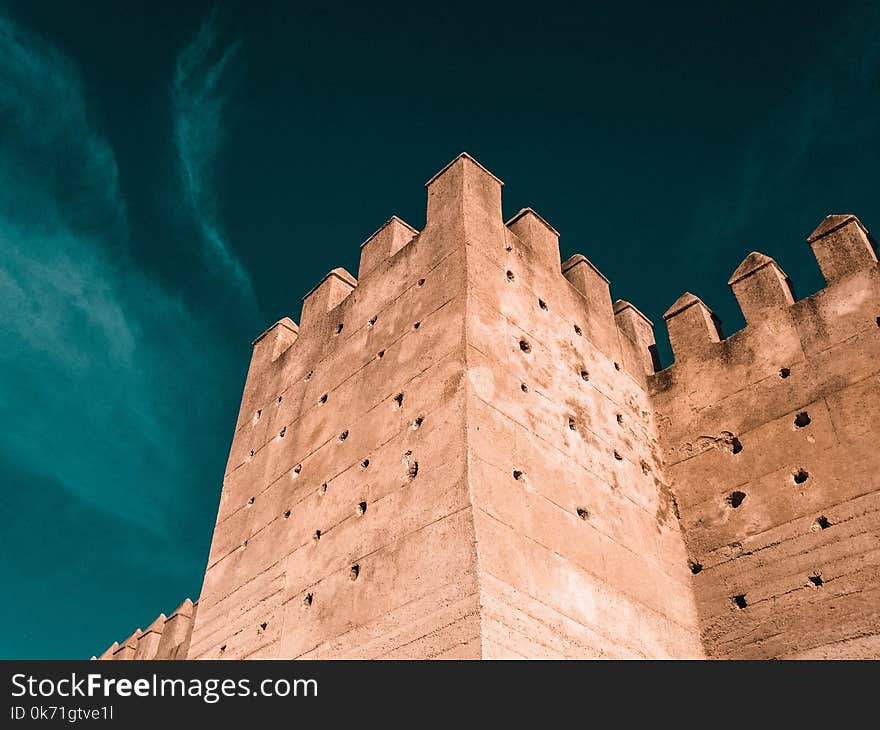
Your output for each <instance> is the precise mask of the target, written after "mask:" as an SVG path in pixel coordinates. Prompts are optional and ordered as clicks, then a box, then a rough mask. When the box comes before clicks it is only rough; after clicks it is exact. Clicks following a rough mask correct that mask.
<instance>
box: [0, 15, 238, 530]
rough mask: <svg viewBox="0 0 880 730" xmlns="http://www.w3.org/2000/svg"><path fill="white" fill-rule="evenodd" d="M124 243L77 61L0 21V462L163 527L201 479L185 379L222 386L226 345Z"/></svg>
mask: <svg viewBox="0 0 880 730" xmlns="http://www.w3.org/2000/svg"><path fill="white" fill-rule="evenodd" d="M129 241H130V236H129V224H128V218H127V215H126V203H125V199H124V197H123V195H122V193H121V190H120V185H119V174H118V169H117V164H116V160H115V156H114V153H113V149H112V147H111V146H110V144H109V143H108V141H107V139H106V138H105V137H104V136H103V135H102V133H101V131H100V129H99V128H97V127H96V126H95V125H94V124H93V123H92V121H91V116H90V110H89V109H88V108H87V104H86V97H85V94H84V92H83V86H82V83H81V81H80V79H79V76H78V74H77V72H76V69H75V68H74V67H73V66H72V65H71V64H70V63H69V62H68V61H67V60H66V59H65V58H64V57H63V56H62V55H61V54H60V53H58V52H57V51H56V50H55V49H53V48H52V47H51V46H49V45H47V44H46V43H44V42H43V41H41V39H40V38H38V37H36V36H34V35H32V34H29V33H27V32H25V31H24V30H23V29H22V28H21V27H19V26H17V25H16V24H14V23H13V22H12V21H11V20H9V19H8V18H4V17H2V16H0V260H2V262H3V266H2V271H0V310H2V313H0V341H2V342H3V346H2V347H0V372H2V374H3V375H2V378H0V419H2V422H3V423H4V424H5V426H4V428H5V433H4V437H3V439H2V440H0V465H2V464H6V465H10V464H13V465H15V469H14V471H16V472H21V471H27V472H30V473H34V474H40V475H43V476H44V477H45V478H47V479H51V480H53V482H56V483H58V484H60V485H62V486H63V488H64V489H66V490H67V491H68V494H69V497H70V499H71V500H73V501H76V500H79V501H82V502H85V503H89V504H92V505H95V506H100V509H101V510H103V511H108V512H110V513H112V514H114V515H116V517H117V518H118V519H120V520H122V521H123V522H125V523H128V524H130V525H133V526H137V529H139V530H144V531H147V532H152V533H154V534H155V533H168V532H169V531H170V530H172V529H173V527H172V526H173V524H174V522H175V520H176V519H187V517H186V516H185V512H186V506H187V504H190V503H191V502H190V499H191V492H189V490H192V489H193V488H194V485H195V484H196V483H197V482H196V480H197V474H195V472H194V470H195V468H196V467H195V465H194V463H193V459H192V458H191V454H188V453H187V452H186V450H185V449H184V447H183V445H184V444H191V443H192V442H193V438H192V437H191V436H189V435H188V434H189V432H190V431H191V430H192V429H194V428H197V423H196V421H195V418H196V416H195V413H194V409H196V408H197V406H189V407H187V406H186V405H184V404H185V403H186V402H187V401H188V400H189V399H191V398H192V389H193V383H199V384H203V385H204V386H205V387H206V388H216V387H217V386H218V382H217V381H218V378H219V377H220V375H219V374H218V371H222V369H223V367H224V364H225V363H228V361H229V354H228V350H225V349H224V347H223V346H222V344H221V342H222V340H221V339H220V337H219V336H218V335H215V334H214V332H216V329H215V328H213V325H212V323H211V322H207V321H204V320H203V319H201V318H200V317H198V316H196V315H194V314H193V312H192V311H191V310H189V309H188V308H187V307H186V306H185V305H184V304H183V303H182V302H181V301H180V300H179V299H178V298H177V297H176V296H174V295H173V294H171V293H170V292H169V291H168V290H167V289H166V288H164V287H163V286H162V285H161V284H159V283H158V282H157V281H155V280H153V279H150V278H149V277H147V276H146V275H144V274H143V273H141V271H140V270H139V269H138V268H137V266H136V265H135V264H134V262H133V260H132V258H131V257H130V256H129V254H128V246H129ZM207 353H210V359H211V362H212V366H211V367H202V366H203V365H204V364H205V360H206V358H207V357H208V354H207ZM196 440H197V439H196ZM0 468H2V469H3V471H7V469H6V468H5V467H3V466H0ZM170 485H174V488H173V489H170V488H169V486H170ZM20 488H21V487H20Z"/></svg>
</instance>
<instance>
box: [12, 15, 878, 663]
mask: <svg viewBox="0 0 880 730" xmlns="http://www.w3.org/2000/svg"><path fill="white" fill-rule="evenodd" d="M654 5H655V7H654V8H653V9H647V8H638V7H636V6H635V5H626V4H623V5H621V4H617V8H618V9H614V6H615V4H613V3H607V2H606V3H596V4H594V5H590V4H589V3H583V2H581V3H571V4H570V5H561V4H556V3H554V2H552V1H548V2H543V3H539V4H537V5H534V6H533V7H532V8H531V9H530V10H525V9H523V10H519V9H517V8H516V7H515V6H514V5H511V4H510V3H506V4H499V5H498V6H497V7H491V6H490V5H489V4H487V3H475V2H468V3H462V4H458V3H456V2H454V1H450V2H444V3H431V4H430V5H428V6H427V8H424V7H419V5H418V4H417V3H413V2H408V3H401V4H399V5H395V4H394V3H383V5H382V7H381V8H378V7H372V8H344V7H342V6H341V4H340V5H333V6H329V7H328V4H326V3H315V4H308V5H306V4H295V3H292V2H284V3H269V2H265V3H259V2H247V3H245V2H228V3H223V2H219V3H200V2H188V3H180V2H153V3H148V2H109V1H106V2H105V1H101V2H99V1H95V0H92V1H89V0H84V1H83V2H77V3H73V2H66V1H65V2H61V1H58V2H52V1H49V0H40V1H39V2H34V0H27V2H25V1H22V2H14V1H12V0H0V418H2V422H3V424H4V435H3V437H2V438H0V475H2V476H0V524H2V527H0V578H2V583H3V591H2V597H3V600H0V625H2V626H3V629H2V630H0V657H2V658H43V657H46V658H49V657H52V658H56V657H57V658H80V657H82V658H86V657H88V656H90V655H91V654H93V653H100V652H101V651H102V650H103V649H104V648H106V646H107V645H109V644H110V643H111V642H112V641H113V640H122V639H123V638H125V637H126V636H127V635H128V634H129V633H130V632H131V631H132V630H133V629H134V628H136V627H138V626H141V627H145V626H146V625H148V624H149V623H150V622H151V621H152V619H153V618H155V616H156V615H158V614H159V612H162V611H164V612H169V611H171V610H172V609H174V608H175V607H176V606H177V605H178V604H179V603H180V602H181V601H182V600H183V599H184V598H185V597H186V596H190V597H192V598H196V597H197V595H198V592H199V590H200V588H201V579H202V574H203V570H204V564H205V561H206V559H207V553H208V547H209V544H210V539H211V532H212V528H213V523H214V518H215V516H216V509H217V502H218V499H219V494H220V485H221V481H222V477H223V469H224V465H225V461H226V457H227V453H228V448H229V442H230V439H231V435H232V430H233V426H234V423H235V418H236V415H237V409H238V404H239V399H240V394H241V388H242V385H243V381H244V376H245V372H246V368H247V364H248V360H249V357H250V342H251V340H252V339H253V338H254V337H255V336H256V335H257V334H259V333H260V332H261V331H262V330H263V329H265V327H266V326H267V325H269V324H270V323H272V322H274V321H276V320H277V319H279V318H280V317H282V316H286V315H289V316H291V317H293V318H294V319H295V320H298V319H299V308H300V298H301V297H302V295H303V294H304V293H306V292H307V291H308V290H309V289H310V288H311V287H312V286H313V285H314V284H315V283H316V282H317V281H318V280H319V279H320V278H321V277H322V276H323V274H325V273H326V272H327V271H328V270H330V269H331V268H334V267H336V266H344V267H346V268H347V269H348V270H349V271H352V272H356V271H357V259H358V251H359V249H358V246H359V244H360V243H361V242H362V241H363V240H364V238H366V237H367V236H368V235H369V234H370V233H371V232H372V231H374V230H375V229H376V228H377V227H378V226H379V225H380V224H382V223H383V222H384V221H385V220H386V219H387V218H388V217H389V216H390V215H391V214H397V215H399V216H401V217H402V218H404V219H405V220H406V221H408V222H409V223H410V224H412V225H414V226H415V227H417V228H420V227H421V226H422V225H423V224H424V209H425V191H424V188H423V183H424V182H425V181H426V180H427V179H428V178H429V177H430V176H431V175H432V174H433V173H434V172H436V171H437V170H439V169H440V168H441V167H443V165H445V164H446V162H448V161H449V160H450V159H451V158H452V157H454V156H455V155H456V154H458V153H459V152H461V151H462V150H467V151H468V152H470V153H471V154H473V155H474V156H475V157H476V158H477V159H478V160H480V162H482V163H483V164H484V165H485V166H486V167H487V168H488V169H489V170H491V171H492V172H493V173H495V174H496V175H498V176H499V177H500V178H501V179H503V180H504V181H505V182H506V183H507V185H506V187H505V197H504V206H505V213H506V214H507V215H512V214H513V213H515V212H516V211H517V210H518V209H519V208H521V207H523V206H531V207H533V208H535V209H536V210H537V211H538V212H539V213H541V214H542V215H543V216H544V217H546V218H547V219H548V220H549V221H550V222H551V223H552V224H553V225H554V226H555V227H556V228H557V229H558V230H559V231H560V232H561V235H562V238H561V245H562V254H563V257H567V256H569V255H571V254H572V253H576V252H581V253H584V254H585V255H586V256H587V257H589V258H590V259H591V260H592V261H593V262H594V263H595V264H596V265H597V266H598V267H599V268H600V269H601V270H602V271H603V272H604V273H605V274H606V275H607V276H608V277H609V279H610V280H611V282H612V294H613V296H615V297H619V298H624V299H628V300H630V301H632V302H633V303H634V304H635V305H636V306H637V307H639V308H640V309H642V310H643V311H644V312H645V313H646V314H647V315H648V316H649V317H651V318H652V319H653V320H654V321H655V322H657V323H658V326H657V328H656V332H657V338H658V342H659V346H660V350H661V357H662V359H663V364H664V365H668V364H669V361H670V355H669V348H668V343H667V342H666V339H665V331H664V329H663V327H662V314H663V312H664V311H665V310H666V308H667V307H668V306H669V305H670V304H671V303H672V302H673V301H674V300H675V299H676V298H677V297H678V296H679V295H680V294H681V293H682V292H683V291H684V290H686V289H688V290H691V291H693V292H694V293H696V294H697V295H699V296H701V297H702V298H703V299H704V300H705V301H706V303H707V304H709V306H711V307H713V308H714V309H715V311H716V313H718V314H719V316H720V317H721V319H722V320H723V322H724V329H725V333H727V334H729V333H731V332H734V331H736V330H737V329H739V328H740V327H741V326H742V318H741V315H740V314H739V312H738V310H737V308H736V304H735V301H734V299H733V296H732V295H731V294H730V292H729V291H728V289H727V286H726V281H727V278H728V277H729V275H730V274H731V272H732V271H733V270H734V269H735V268H736V266H737V265H738V264H739V262H740V261H741V260H742V259H743V258H744V257H745V256H746V254H748V253H749V252H750V251H752V250H759V251H762V252H764V253H766V254H769V255H771V256H773V257H774V258H776V259H777V261H779V263H780V264H781V265H782V267H783V268H784V269H785V270H786V272H787V273H788V274H789V276H790V277H791V278H792V279H793V281H794V285H795V288H796V291H797V292H798V295H799V296H801V297H804V296H807V295H809V294H811V293H813V292H814V291H816V290H817V289H818V288H820V286H821V277H820V275H819V272H818V268H817V266H816V264H815V261H814V259H813V258H812V255H811V254H810V252H809V248H808V247H807V245H806V243H805V239H806V236H807V235H808V234H809V233H810V231H811V230H812V229H813V228H814V227H815V226H816V225H817V224H818V222H819V221H820V220H821V219H822V217H823V216H824V215H826V214H827V213H831V212H839V213H843V212H852V213H855V214H857V215H858V216H859V217H860V218H861V219H862V221H863V222H864V223H865V225H866V226H867V227H868V228H869V229H871V227H872V225H874V226H877V228H878V230H880V202H878V196H877V193H876V182H875V175H876V170H877V169H878V162H880V32H878V31H880V11H878V10H876V9H874V8H872V6H871V4H870V3H848V2H836V3H827V2H825V3H815V4H812V3H797V4H795V3H790V2H789V3H778V4H775V3H768V2H762V3H755V4H749V3H730V4H729V7H728V8H727V9H719V8H717V7H713V6H714V5H717V4H713V3H703V4H700V5H697V4H695V5H693V6H691V7H689V8H683V7H679V8H676V7H672V6H670V7H665V6H663V7H661V6H660V4H654Z"/></svg>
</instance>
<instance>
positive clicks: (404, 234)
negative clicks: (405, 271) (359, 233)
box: [358, 215, 419, 279]
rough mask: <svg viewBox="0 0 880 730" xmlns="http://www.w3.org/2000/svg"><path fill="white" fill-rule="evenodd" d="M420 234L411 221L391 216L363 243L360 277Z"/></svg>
mask: <svg viewBox="0 0 880 730" xmlns="http://www.w3.org/2000/svg"><path fill="white" fill-rule="evenodd" d="M418 234H419V232H418V231H417V230H416V229H415V228H413V227H412V226H411V225H409V223H407V222H406V221H404V220H401V219H400V218H398V217H397V216H396V215H393V216H391V218H389V219H388V220H387V221H386V222H385V223H383V224H382V227H381V228H379V230H378V231H376V232H375V233H374V234H373V235H372V236H370V237H369V238H368V239H367V240H366V241H364V242H363V243H362V244H361V260H360V266H359V268H358V279H363V278H364V276H365V275H366V274H368V273H369V272H370V271H372V270H373V269H375V268H376V267H377V266H379V265H381V264H384V263H385V262H386V261H388V259H390V258H391V257H392V256H394V254H396V253H397V252H398V251H400V249H402V248H403V247H404V246H406V245H407V244H408V243H409V242H410V241H412V240H413V239H414V238H415V237H416V236H417V235H418Z"/></svg>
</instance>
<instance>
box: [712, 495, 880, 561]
mask: <svg viewBox="0 0 880 730" xmlns="http://www.w3.org/2000/svg"><path fill="white" fill-rule="evenodd" d="M876 493H877V490H876V489H874V490H871V491H869V492H862V493H861V494H856V495H854V496H852V497H849V498H847V499H845V500H844V501H842V502H836V503H835V504H831V505H825V506H824V507H820V508H817V509H815V510H813V512H812V513H808V514H804V515H798V516H797V517H792V518H791V519H790V520H786V521H785V522H780V523H779V524H778V525H773V526H772V527H768V528H767V529H766V530H761V532H755V533H753V534H751V535H747V536H746V538H747V539H750V540H756V539H758V538H760V537H761V535H766V534H767V533H768V532H771V531H773V530H778V529H780V528H783V527H785V526H786V525H790V524H792V523H793V522H797V521H798V520H808V519H810V518H809V516H808V515H809V514H813V513H815V512H819V511H820V510H822V511H825V512H830V511H831V510H833V509H837V508H838V507H840V506H842V505H845V504H849V503H850V502H855V501H857V500H859V499H863V498H865V497H867V496H870V495H873V494H876ZM877 511H878V510H868V511H867V512H865V513H863V515H867V514H871V513H873V512H877ZM863 515H854V516H852V517H847V518H846V519H845V520H841V521H839V522H835V523H834V524H832V525H831V527H835V526H837V525H845V524H846V523H847V522H850V521H852V520H855V519H858V518H860V517H862V516H863ZM829 529H830V528H829ZM807 535H808V533H806V532H804V533H799V534H797V535H792V536H791V537H787V538H785V539H783V540H778V541H773V542H771V543H769V544H767V545H762V546H761V547H759V548H755V549H753V550H744V551H743V552H741V553H740V554H739V555H736V556H735V557H732V558H728V559H727V560H724V561H722V562H720V563H715V564H714V565H712V566H711V567H710V568H707V570H712V569H714V568H718V567H720V566H722V565H726V564H728V563H730V562H732V561H734V560H739V559H740V558H743V557H746V556H750V555H757V554H758V553H760V552H761V551H762V550H770V549H772V548H774V547H777V546H778V545H783V544H785V543H786V542H789V541H791V540H797V539H799V538H802V537H807ZM728 544H729V543H728ZM740 544H742V542H741V541H740ZM725 546H726V545H722V546H719V547H716V548H712V549H711V550H709V551H708V552H703V553H701V555H702V556H708V555H711V554H712V553H714V552H717V551H718V550H722V549H723V548H724V547H725Z"/></svg>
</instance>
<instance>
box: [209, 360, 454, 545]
mask: <svg viewBox="0 0 880 730" xmlns="http://www.w3.org/2000/svg"><path fill="white" fill-rule="evenodd" d="M455 351H456V349H455V348H453V349H451V350H449V352H446V353H444V354H443V355H441V356H440V357H439V358H438V359H437V360H435V361H434V362H433V363H432V364H431V365H429V366H428V367H426V368H424V369H423V370H420V371H419V372H418V373H416V374H415V375H413V377H412V378H410V379H409V380H408V381H407V382H406V383H404V386H406V385H409V384H410V383H412V381H413V380H415V379H416V378H419V377H421V376H422V375H424V374H425V373H426V372H427V371H428V370H430V369H431V368H432V367H435V366H436V365H437V364H439V363H440V362H442V361H443V360H445V359H446V358H447V357H449V356H450V355H451V354H453V353H455ZM381 403H382V401H379V402H378V403H376V404H374V405H372V406H370V409H369V410H368V411H367V413H369V412H370V411H372V410H373V409H374V408H377V407H378V406H379V405H380V404H381ZM441 408H442V406H441ZM437 410H439V409H437ZM436 412H437V411H436V410H435V411H430V412H428V413H426V414H422V415H424V416H425V417H427V416H428V415H430V414H432V413H436ZM410 426H411V424H404V425H403V426H401V428H399V429H398V430H397V431H395V432H394V433H392V434H391V435H390V436H389V437H388V438H387V439H386V440H385V441H383V442H382V443H381V444H379V445H378V446H376V447H375V448H374V449H372V450H371V451H370V452H369V453H368V454H367V456H370V455H371V454H374V453H375V452H376V451H378V450H379V449H381V448H382V447H384V446H386V445H387V444H389V443H391V442H392V441H393V440H394V439H395V438H397V437H398V436H400V434H402V433H405V432H406V431H407V430H408V429H409V428H410ZM432 432H433V430H429V431H428V434H430V433H432ZM334 438H336V437H335V436H331V437H330V438H328V439H327V440H326V441H323V442H322V443H321V444H319V445H318V446H317V447H315V448H314V449H312V451H310V452H309V453H307V454H306V455H305V456H303V457H302V458H301V459H298V460H296V461H297V462H298V463H300V464H303V463H305V462H306V461H307V460H308V459H309V458H310V457H312V456H314V455H315V454H316V453H317V452H318V451H320V450H321V449H322V448H324V447H325V446H326V445H327V444H329V443H330V442H331V441H333V440H334ZM291 461H293V459H292V460H291ZM359 461H360V460H359V459H355V461H352V462H349V463H348V464H346V465H345V466H344V467H343V468H342V469H340V470H339V471H337V472H336V473H335V474H334V475H333V476H331V477H330V478H329V479H327V480H326V482H325V483H326V484H329V483H330V482H332V481H333V480H334V479H336V478H337V477H339V476H340V475H342V474H344V473H345V472H346V471H348V470H349V469H351V468H352V467H353V466H355V465H356V464H357V463H359ZM288 474H289V470H288V469H284V470H283V471H281V472H279V474H278V476H276V477H275V478H274V479H272V480H271V481H270V482H269V483H268V484H267V485H266V486H265V487H264V488H263V490H262V491H260V492H258V493H257V494H256V495H255V496H256V497H260V496H262V495H263V494H264V493H265V492H267V491H268V490H269V489H271V488H272V487H273V486H275V485H276V484H277V483H278V482H279V481H280V480H281V479H284V478H285V477H286V476H287V475H288ZM300 501H302V500H299V501H298V502H296V503H295V504H299V502H300ZM294 506H295V505H294ZM243 509H247V506H246V505H241V506H240V507H238V508H237V509H235V510H234V511H232V512H230V513H229V514H228V515H226V516H225V517H224V518H223V519H222V520H221V521H220V522H217V523H216V524H215V526H214V527H215V529H216V528H217V527H219V526H220V525H222V524H223V523H224V522H226V521H227V520H228V519H230V518H231V517H233V516H234V515H236V514H238V513H239V512H240V511H241V510H243Z"/></svg>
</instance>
